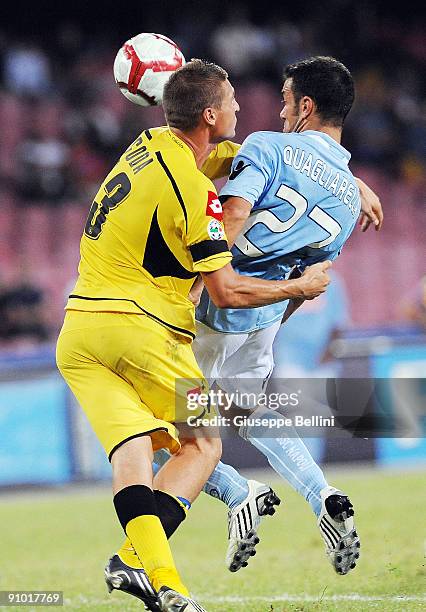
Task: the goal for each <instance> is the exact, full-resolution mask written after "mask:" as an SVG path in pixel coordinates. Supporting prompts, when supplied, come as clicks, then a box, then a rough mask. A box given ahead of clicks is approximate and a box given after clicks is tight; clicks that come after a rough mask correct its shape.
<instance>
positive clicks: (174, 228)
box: [66, 127, 238, 339]
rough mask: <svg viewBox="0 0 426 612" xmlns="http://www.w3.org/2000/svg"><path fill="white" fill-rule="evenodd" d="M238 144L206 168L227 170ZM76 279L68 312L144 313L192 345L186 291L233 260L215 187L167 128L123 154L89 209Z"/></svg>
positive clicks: (213, 172)
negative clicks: (197, 279)
mask: <svg viewBox="0 0 426 612" xmlns="http://www.w3.org/2000/svg"><path fill="white" fill-rule="evenodd" d="M237 148H238V145H233V144H232V143H221V144H220V145H218V147H216V149H215V150H214V151H213V152H212V153H211V155H210V157H209V159H208V160H207V161H206V163H205V164H204V167H203V169H204V171H205V172H206V173H209V174H210V176H212V178H217V177H219V176H223V175H224V174H226V173H227V172H229V167H230V163H231V161H232V157H233V156H234V155H235V152H236V150H237ZM80 255H81V258H80V264H79V268H78V271H79V277H78V280H77V282H76V285H75V287H74V289H73V291H72V293H71V295H70V296H69V299H68V302H67V304H66V309H67V310H83V311H92V312H95V311H100V312H124V313H135V314H142V313H144V314H146V315H148V316H149V317H151V318H152V319H154V320H156V321H157V322H158V323H160V324H162V325H164V326H166V327H167V328H169V329H171V330H172V331H174V332H176V333H179V334H182V335H183V336H185V337H186V338H190V339H192V338H193V337H194V335H195V320H194V307H193V304H192V303H191V302H190V301H189V300H188V293H189V291H190V289H191V287H192V284H193V282H194V279H195V277H196V276H197V274H198V273H199V272H212V271H214V270H218V269H220V268H222V267H223V266H225V265H226V264H227V263H229V262H230V261H231V259H232V255H231V253H230V251H229V249H228V243H227V240H226V235H225V231H224V227H223V223H222V207H221V204H220V201H219V199H218V196H217V193H216V189H215V187H214V185H213V183H212V182H211V180H210V179H209V178H207V176H205V175H204V174H203V173H202V172H201V171H200V170H198V168H197V166H196V163H195V157H194V155H193V153H192V151H191V149H190V148H189V147H188V146H187V145H186V144H185V143H184V142H183V141H182V140H180V139H179V138H178V137H177V136H176V135H175V134H174V133H173V132H172V131H171V130H170V129H169V128H167V127H161V128H154V129H150V130H145V131H144V132H142V133H141V134H140V136H139V137H138V138H137V139H136V140H135V141H134V142H133V143H132V144H131V146H130V147H129V148H128V149H127V150H126V151H125V152H124V153H123V155H122V156H121V157H120V159H119V161H118V162H117V164H116V165H115V166H114V168H113V169H112V170H111V172H110V173H109V174H108V176H107V177H106V179H105V181H104V182H103V183H102V185H101V187H100V189H99V191H98V193H97V195H96V197H95V200H94V202H93V204H92V206H91V209H90V212H89V216H88V218H87V221H86V225H85V229H84V233H83V236H82V239H81V243H80Z"/></svg>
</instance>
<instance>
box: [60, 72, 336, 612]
mask: <svg viewBox="0 0 426 612" xmlns="http://www.w3.org/2000/svg"><path fill="white" fill-rule="evenodd" d="M163 106H164V110H165V114H166V119H167V122H168V127H165V128H155V129H152V130H146V131H144V132H143V133H142V134H141V135H140V136H139V137H138V138H137V139H136V140H135V142H134V143H133V144H132V145H131V146H130V147H129V148H128V149H127V150H126V151H125V152H124V153H123V155H122V156H121V158H120V160H119V161H118V163H117V164H116V166H115V167H114V168H113V169H112V171H111V172H110V174H109V175H108V176H107V177H106V179H105V181H104V182H103V184H102V186H101V188H100V190H99V192H98V194H97V195H96V197H95V201H94V203H93V204H92V207H91V209H90V212H89V216H88V219H87V222H86V225H85V229H84V233H83V237H82V239H81V260H80V265H79V278H78V280H77V283H76V286H75V288H74V290H73V291H72V293H71V295H70V297H69V300H68V303H67V305H66V315H65V321H64V325H63V328H62V330H61V333H60V336H59V339H58V344H57V363H58V367H59V369H60V371H61V372H62V374H63V376H64V378H65V380H66V381H67V383H68V384H69V386H70V388H71V389H72V391H73V393H74V394H75V396H76V397H77V399H78V401H79V403H80V404H81V406H82V408H83V409H84V411H85V412H86V415H87V417H88V419H89V421H90V423H91V425H92V427H93V429H94V431H95V432H96V434H97V436H98V438H99V439H100V441H101V443H102V444H103V446H104V449H105V451H106V453H107V455H108V457H109V459H110V461H111V464H112V472H113V494H114V505H115V509H116V512H117V515H118V519H119V521H120V523H121V525H122V527H123V529H124V531H125V533H126V536H127V539H126V542H125V544H124V545H123V546H122V548H121V549H120V551H119V555H118V556H117V555H116V556H115V557H113V559H111V560H110V563H109V565H108V566H107V582H108V585H109V587H110V588H111V589H112V588H120V589H121V590H124V591H127V592H129V593H132V588H133V584H134V582H132V580H133V578H132V575H133V576H135V578H134V579H135V580H136V583H137V584H138V585H139V586H140V585H141V584H142V585H143V590H142V594H141V593H140V592H139V593H138V596H139V597H140V598H141V599H142V600H143V602H144V604H145V605H146V606H147V607H148V609H150V610H157V611H158V610H161V611H170V612H171V611H173V612H179V611H180V610H185V611H186V612H191V611H194V610H202V608H201V607H200V606H199V604H197V603H196V602H194V601H193V600H192V599H190V598H189V593H188V591H187V589H186V587H185V586H184V584H183V583H182V581H181V578H180V576H179V574H178V572H177V570H176V567H175V565H174V561H173V558H172V554H171V551H170V548H169V545H168V542H167V537H170V535H171V534H172V533H173V532H174V531H175V530H176V528H177V527H178V526H179V524H180V522H181V521H182V520H183V518H184V517H185V512H186V508H187V507H189V506H190V504H191V502H192V501H193V500H194V499H195V498H196V497H197V495H198V494H199V492H200V490H201V488H202V486H203V484H204V483H205V481H206V480H207V478H208V477H209V475H210V474H211V472H212V470H213V469H214V467H215V465H216V463H217V461H218V460H219V458H220V454H221V444H220V440H219V439H218V437H216V438H215V437H213V438H212V437H209V436H207V435H205V434H204V432H203V429H202V428H200V429H199V430H198V431H197V435H195V436H192V437H191V438H184V439H179V434H178V428H179V427H180V423H181V422H185V419H186V414H185V413H182V414H179V413H178V412H177V411H178V410H179V406H181V405H185V399H186V394H187V393H188V392H189V391H192V392H193V391H194V390H198V389H200V388H203V387H205V385H206V383H205V381H204V378H203V375H202V373H201V371H200V370H199V368H198V366H197V364H196V361H195V358H194V355H193V353H192V349H191V340H192V338H193V337H194V331H195V325H194V307H193V304H192V303H191V301H190V300H189V299H188V294H189V292H190V289H191V287H192V285H193V283H194V280H195V279H196V277H197V275H198V274H199V273H200V274H201V276H202V278H203V281H204V283H205V286H206V287H207V290H208V291H209V293H210V295H211V297H212V299H213V300H214V302H215V303H216V304H217V305H218V306H220V307H233V308H235V307H245V308H247V307H256V306H262V305H264V304H269V303H273V302H278V301H281V300H285V299H289V298H298V297H300V298H305V299H312V298H314V297H316V296H318V295H319V294H320V293H322V292H323V291H325V290H326V287H327V285H328V283H329V278H328V275H327V268H328V267H329V265H330V264H329V262H324V263H321V264H318V265H316V266H312V267H311V268H309V269H308V270H307V271H306V272H305V273H304V275H303V276H302V277H301V278H299V279H295V280H290V281H264V280H262V279H256V278H253V277H242V276H239V275H238V274H236V273H235V272H234V271H233V269H232V266H231V264H230V261H231V254H230V252H229V249H228V244H227V240H226V236H225V232H224V228H223V224H222V209H221V205H220V202H219V200H218V198H217V194H216V190H215V188H214V185H213V183H212V182H211V181H210V180H209V179H208V178H206V176H205V175H204V174H202V172H201V171H200V168H201V167H202V166H203V164H204V162H205V161H206V159H207V157H208V155H209V154H210V153H211V151H212V149H213V148H214V146H215V145H216V144H217V143H220V142H222V141H224V140H226V139H228V138H232V137H233V136H234V134H235V125H236V112H237V111H238V110H239V107H238V104H237V102H236V100H235V97H234V90H233V88H232V86H231V84H230V83H229V81H228V79H227V74H226V72H225V71H224V70H223V69H222V68H220V67H219V66H216V65H214V64H210V63H206V62H203V61H201V60H193V61H191V62H189V63H188V64H186V65H185V66H184V67H183V68H181V69H179V70H178V71H176V72H175V73H174V74H173V75H172V77H171V78H170V81H169V82H168V84H167V85H166V88H165V92H164V99H163ZM227 146H231V145H227ZM223 147H225V148H226V146H225V145H224V146H223ZM223 147H222V149H223ZM217 151H218V153H217V155H216V160H215V159H214V158H215V154H213V155H212V156H211V158H210V160H211V163H212V164H213V165H214V164H216V165H218V166H220V165H221V163H222V162H221V159H220V155H221V153H220V148H219V149H218V150H217ZM225 154H226V151H225V153H224V155H225ZM217 156H219V158H218V157H217ZM224 159H225V158H224ZM224 163H225V162H224ZM176 379H179V380H180V381H181V384H180V386H179V388H178V391H176V390H175V386H176V385H175V383H176ZM182 381H183V382H182ZM180 399H183V402H182V401H181V402H179V400H180ZM202 413H205V414H206V416H208V415H209V413H210V410H209V409H205V408H203V407H202V406H200V411H199V414H202ZM192 414H193V413H192ZM159 448H167V449H169V450H170V451H171V453H172V457H171V459H170V460H169V461H168V462H167V463H166V464H165V465H164V467H163V468H162V469H161V470H160V471H159V473H158V474H157V475H156V477H155V479H153V473H152V459H153V452H154V451H155V450H157V449H159ZM117 564H118V565H117ZM142 567H143V569H142ZM132 572H133V574H132ZM131 574H132V575H131Z"/></svg>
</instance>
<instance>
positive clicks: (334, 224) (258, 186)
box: [197, 130, 360, 334]
mask: <svg viewBox="0 0 426 612" xmlns="http://www.w3.org/2000/svg"><path fill="white" fill-rule="evenodd" d="M349 160H350V154H349V153H348V151H346V149H344V148H343V147H342V146H341V145H339V144H338V143H337V142H336V141H335V140H333V139H332V138H331V137H330V136H328V135H327V134H324V133H322V132H316V131H313V130H308V131H305V132H302V133H290V134H284V133H280V132H255V133H254V134H251V135H250V136H249V137H248V138H247V139H246V140H245V141H244V143H243V145H242V147H241V149H240V151H239V152H238V155H237V157H236V158H235V160H234V162H233V164H232V171H231V174H230V175H229V179H228V181H227V183H226V185H225V186H224V187H223V189H222V190H221V193H220V196H221V197H222V196H239V197H242V198H244V199H245V200H247V201H248V202H250V203H251V204H252V205H253V209H252V211H251V214H250V217H249V218H248V219H247V222H246V224H245V226H244V229H243V231H242V233H241V235H240V236H239V237H238V238H237V240H236V241H235V245H234V247H233V249H232V253H233V256H234V258H233V261H232V265H233V267H234V269H235V270H236V271H237V272H238V273H239V274H245V275H248V276H257V277H260V278H264V279H273V280H282V279H285V278H287V276H288V275H289V273H290V272H291V270H292V269H293V267H294V266H298V267H299V268H300V270H301V271H303V269H304V268H305V267H306V266H309V265H312V264H314V263H317V262H320V261H324V260H326V259H330V260H333V259H335V258H336V257H337V256H338V255H339V254H340V251H341V249H342V247H343V245H344V243H345V242H346V240H347V239H348V238H349V236H350V234H351V232H352V230H353V228H354V226H355V224H356V221H357V218H358V216H359V213H360V196H359V190H358V186H357V184H356V182H355V179H354V177H353V175H352V173H351V172H350V170H349V168H348V163H349ZM286 306H287V302H280V303H278V304H272V305H270V306H262V307H261V308H247V309H230V308H226V309H225V308H216V306H215V305H214V304H213V302H211V301H210V300H209V301H208V303H204V304H203V306H202V307H201V309H199V311H198V313H197V318H199V319H200V320H202V321H203V322H204V323H206V324H207V325H209V326H210V327H212V328H213V329H216V330H218V331H221V332H225V333H234V334H235V333H244V332H251V331H254V330H256V329H261V328H263V327H267V326H268V325H271V324H272V323H273V322H274V321H276V320H277V319H279V318H281V317H282V315H283V313H284V311H285V308H286Z"/></svg>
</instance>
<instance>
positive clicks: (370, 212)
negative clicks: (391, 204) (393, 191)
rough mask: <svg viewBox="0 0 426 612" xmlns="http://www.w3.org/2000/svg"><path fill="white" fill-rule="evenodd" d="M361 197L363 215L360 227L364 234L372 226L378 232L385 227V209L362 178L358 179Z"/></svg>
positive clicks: (360, 218) (360, 217) (361, 214)
mask: <svg viewBox="0 0 426 612" xmlns="http://www.w3.org/2000/svg"><path fill="white" fill-rule="evenodd" d="M356 182H357V183H358V187H359V193H360V195H361V213H360V216H359V225H360V227H361V231H362V232H366V231H367V230H368V228H369V227H370V225H371V224H373V225H374V228H375V230H376V232H378V231H379V230H380V229H381V227H382V225H383V209H382V204H381V202H380V199H379V197H378V196H377V194H375V193H374V191H373V190H372V189H370V187H369V186H368V185H366V183H364V181H362V180H361V179H360V178H357V179H356Z"/></svg>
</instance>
